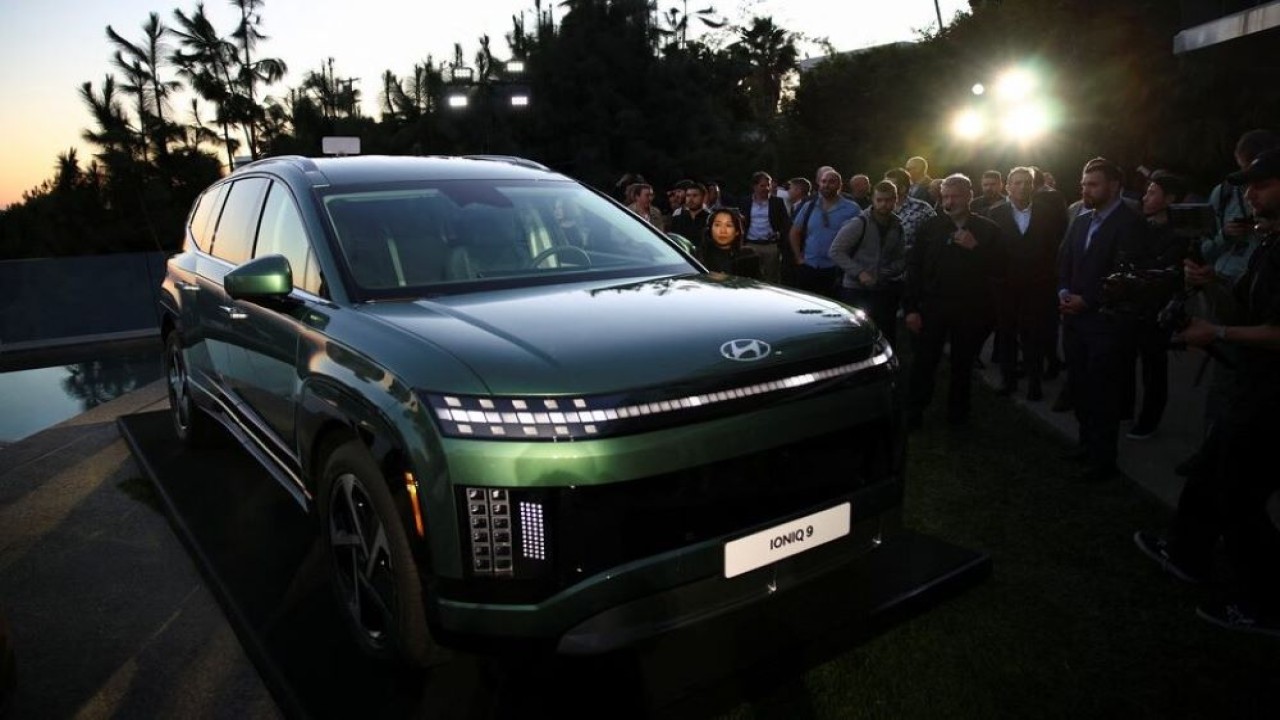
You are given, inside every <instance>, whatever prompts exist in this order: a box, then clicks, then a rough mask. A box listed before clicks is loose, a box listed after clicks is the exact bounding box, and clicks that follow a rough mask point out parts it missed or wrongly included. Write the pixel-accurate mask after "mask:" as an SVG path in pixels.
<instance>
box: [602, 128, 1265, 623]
mask: <svg viewBox="0 0 1280 720" xmlns="http://www.w3.org/2000/svg"><path fill="white" fill-rule="evenodd" d="M1235 160H1236V163H1237V165H1238V167H1239V170H1238V172H1235V173H1232V174H1230V175H1228V176H1227V177H1226V179H1225V180H1224V181H1223V182H1222V183H1221V184H1219V185H1218V186H1217V187H1215V188H1213V190H1212V192H1211V193H1209V196H1208V198H1207V202H1203V201H1202V202H1192V201H1195V200H1198V199H1200V198H1201V197H1202V196H1198V195H1197V194H1196V193H1195V191H1194V188H1192V187H1191V185H1190V183H1189V182H1188V181H1187V180H1186V179H1185V178H1183V177H1181V176H1179V175H1177V174H1176V173H1172V172H1169V171H1165V170H1158V171H1155V172H1150V171H1147V170H1146V169H1145V168H1141V169H1139V171H1138V175H1137V178H1138V179H1139V182H1138V183H1131V184H1129V185H1127V184H1126V174H1125V172H1124V171H1123V170H1122V169H1121V168H1120V167H1119V166H1118V165H1117V164H1116V163H1114V162H1111V161H1110V160H1107V159H1105V158H1095V159H1093V160H1091V161H1089V162H1088V163H1087V164H1086V165H1085V166H1084V167H1083V169H1082V171H1081V180H1080V191H1079V195H1078V197H1076V196H1074V193H1073V197H1071V198H1068V197H1067V196H1066V194H1065V193H1064V192H1062V191H1059V190H1058V189H1057V187H1056V185H1057V183H1056V181H1055V180H1054V178H1053V176H1052V175H1050V174H1049V173H1047V172H1044V171H1042V170H1041V169H1039V168H1036V167H1034V166H1030V165H1026V166H1018V167H1014V168H1012V169H1010V170H1008V171H1007V172H1004V173H1002V172H1000V171H998V170H988V171H986V172H984V173H983V174H982V176H981V178H980V180H979V185H978V187H977V188H976V189H975V187H974V184H973V182H972V181H971V180H970V178H968V177H967V176H965V175H963V174H959V173H956V174H951V175H947V176H945V177H942V178H933V177H931V176H930V174H929V165H928V163H927V161H926V160H925V159H924V158H922V157H912V158H910V159H908V160H907V161H906V162H905V163H904V164H903V166H902V167H899V168H892V169H890V170H888V171H887V172H885V173H884V174H883V176H882V179H880V180H879V181H873V180H872V179H871V177H870V176H868V175H865V174H861V173H858V174H854V175H853V176H852V177H851V178H849V181H848V184H847V185H846V184H845V182H844V179H843V177H842V176H841V174H840V173H839V172H838V171H837V170H836V169H835V168H833V167H830V166H824V167H821V168H819V169H818V170H817V172H816V173H815V175H814V178H813V180H812V182H811V181H810V180H808V179H807V178H803V177H797V178H792V179H790V180H789V181H786V182H783V183H778V182H776V181H775V180H774V179H773V178H772V177H771V176H770V175H769V174H768V173H766V172H757V173H755V174H754V175H753V176H752V177H751V178H750V192H749V193H748V194H747V195H746V196H745V197H742V198H741V199H738V200H734V199H730V198H727V197H726V196H725V195H723V194H722V191H721V188H720V187H719V185H718V184H717V183H703V182H697V181H694V180H684V181H681V182H679V183H677V184H676V185H675V186H674V187H672V188H671V189H670V190H668V191H667V194H666V201H667V202H666V207H665V209H660V208H659V207H658V203H657V202H656V201H655V193H654V189H653V188H652V187H651V186H650V185H648V184H646V183H644V181H643V180H641V179H639V178H637V177H632V178H629V181H628V182H625V183H624V184H623V185H624V187H625V201H626V203H627V205H628V207H630V208H631V209H632V210H633V211H634V212H636V213H637V214H639V215H640V216H641V217H645V218H647V219H648V220H649V221H650V222H651V223H653V224H654V225H655V226H657V227H660V228H662V229H663V230H665V231H667V232H670V233H675V234H678V235H680V236H682V237H684V238H686V239H687V240H689V241H690V242H691V243H693V246H694V247H695V248H696V249H697V254H698V256H699V258H700V259H701V260H702V262H703V263H704V264H705V265H706V266H707V268H708V269H709V270H711V271H715V272H723V273H729V274H733V275H741V276H745V277H752V278H757V279H760V280H764V281H767V282H771V283H776V284H781V285H785V286H790V287H794V288H797V289H800V290H805V291H808V292H811V293H815V294H819V295H824V296H827V297H830V298H832V299H836V300H840V301H842V302H844V303H846V304H848V305H851V306H854V307H858V308H860V309H861V310H863V311H864V312H865V313H866V314H867V316H868V317H870V318H871V319H872V320H873V321H874V322H875V323H876V325H877V326H878V327H879V328H880V329H881V330H882V332H883V333H884V334H885V336H886V338H887V339H888V340H889V341H890V342H891V343H892V344H894V345H895V347H896V346H898V344H899V343H902V342H909V343H910V349H911V353H910V354H911V361H910V367H909V369H908V373H907V400H906V405H907V407H906V416H907V423H908V426H909V428H911V429H916V428H919V427H921V425H922V423H923V421H924V417H925V411H926V410H927V409H928V408H929V406H930V405H931V401H932V399H933V395H934V385H935V377H936V370H937V368H938V365H939V364H940V363H941V361H942V358H943V357H944V355H945V356H946V357H947V359H948V365H949V373H950V384H949V391H948V397H947V401H946V405H945V408H946V409H945V417H946V420H947V421H948V422H949V423H951V424H953V425H962V424H965V423H967V422H968V420H969V415H970V396H971V387H972V377H973V370H974V368H975V366H976V365H979V364H981V362H982V360H981V358H980V357H979V356H980V354H981V351H982V349H983V348H984V347H985V346H986V345H987V344H988V340H990V341H991V342H990V346H991V348H992V352H991V356H990V358H989V360H990V361H991V362H994V363H996V364H997V366H998V368H999V370H1000V376H1001V378H1002V382H1001V386H1000V388H999V393H1000V394H1001V395H1013V394H1015V393H1018V392H1019V391H1020V387H1019V385H1020V382H1021V381H1023V380H1025V382H1026V389H1025V393H1026V395H1025V397H1026V399H1027V401H1029V402H1041V401H1044V400H1045V399H1046V398H1045V396H1044V387H1043V383H1044V382H1045V381H1046V380H1049V379H1053V378H1054V377H1055V376H1056V375H1057V374H1058V373H1060V372H1061V371H1062V370H1063V369H1064V368H1065V370H1066V373H1067V376H1066V381H1065V383H1063V392H1062V393H1061V395H1060V396H1059V397H1058V398H1056V400H1055V401H1054V405H1053V409H1054V410H1059V411H1073V412H1074V413H1075V417H1076V420H1077V424H1078V428H1079V436H1078V443H1077V445H1076V446H1075V447H1074V448H1072V450H1071V451H1070V452H1069V453H1067V455H1066V457H1067V459H1069V460H1071V461H1076V462H1079V463H1080V466H1081V469H1080V475H1079V477H1080V480H1081V481H1082V482H1090V483H1097V482H1104V481H1107V480H1109V479H1110V478H1113V477H1115V476H1116V458H1117V453H1118V447H1119V435H1120V431H1121V430H1120V428H1121V425H1122V422H1124V421H1126V420H1132V421H1133V422H1132V425H1130V429H1129V431H1128V432H1127V437H1128V438H1130V439H1132V440H1135V441H1140V440H1143V439H1146V438H1149V437H1151V436H1152V435H1154V434H1155V433H1156V432H1157V430H1158V428H1159V425H1160V421H1161V418H1162V416H1163V414H1164V410H1165V405H1166V403H1167V399H1168V383H1169V378H1168V353H1169V350H1170V348H1171V345H1172V344H1184V345H1187V346H1193V347H1199V348H1204V349H1206V350H1207V351H1208V357H1211V358H1212V361H1211V362H1210V361H1209V360H1206V362H1207V363H1209V364H1210V365H1211V367H1212V379H1211V380H1210V390H1209V393H1208V402H1207V403H1206V409H1205V436H1204V440H1203V443H1202V445H1201V446H1200V448H1199V449H1198V450H1196V452H1195V453H1194V454H1193V455H1191V456H1190V457H1188V458H1187V459H1186V460H1185V461H1184V462H1182V463H1181V464H1180V465H1179V466H1178V469H1177V472H1178V473H1179V474H1180V475H1183V476H1185V477H1186V483H1185V485H1184V489H1183V490H1182V493H1181V496H1180V498H1179V502H1178V506H1177V510H1176V515H1175V518H1174V522H1173V523H1172V525H1171V527H1170V529H1169V530H1168V532H1166V533H1163V534H1160V533H1151V532H1145V531H1139V532H1137V533H1136V534H1135V535H1134V540H1135V543H1136V544H1137V545H1138V547H1139V549H1141V550H1142V551H1143V552H1144V553H1145V554H1147V555H1148V556H1149V557H1151V558H1152V559H1154V560H1156V561H1157V562H1159V563H1160V565H1161V567H1162V568H1164V569H1165V570H1166V571H1167V572H1168V573H1169V574H1171V575H1172V576H1174V577H1176V578H1178V579H1180V580H1182V581H1185V582H1188V583H1205V582H1207V581H1209V580H1210V578H1213V577H1217V576H1224V577H1227V578H1230V580H1229V581H1228V582H1227V583H1226V584H1225V586H1224V587H1225V592H1223V593H1221V597H1220V598H1215V599H1214V600H1212V601H1206V602H1204V603H1201V605H1200V606H1199V608H1198V610H1197V612H1198V614H1199V615H1200V616H1201V617H1203V618H1205V619H1207V620H1209V621H1211V622H1214V623H1216V624H1219V625H1221V626H1224V627H1228V628H1232V629H1243V630H1252V631H1257V632H1264V633H1268V634H1272V635H1276V636H1280V529H1278V528H1277V527H1276V525H1275V523H1274V522H1273V521H1272V519H1271V516H1270V514H1269V512H1268V508H1267V504H1268V502H1269V501H1273V496H1276V495H1277V492H1278V491H1280V473H1276V472H1275V471H1274V470H1273V469H1271V468H1270V465H1269V463H1268V462H1266V458H1265V453H1266V452H1267V448H1268V441H1269V440H1271V439H1274V438H1277V437H1280V249H1276V247H1275V246H1276V245H1277V244H1280V136H1277V135H1276V134H1274V133H1272V132H1270V131H1267V130H1255V131H1251V132H1249V133H1246V134H1245V135H1243V136H1242V137H1241V138H1240V141H1239V143H1238V144H1237V147H1236V153H1235ZM1130 179H1133V178H1130ZM1135 184H1137V185H1140V186H1141V188H1142V190H1143V192H1139V193H1132V192H1126V187H1131V186H1133V185H1135ZM903 329H905V336H904V332H903ZM1139 366H1140V367H1141V372H1140V373H1138V372H1137V368H1138V367H1139ZM1139 377H1140V379H1141V382H1140V383H1139V381H1138V379H1137V378H1139ZM1139 385H1140V386H1141V400H1140V401H1139V393H1138V388H1139ZM1220 542H1221V546H1222V547H1224V548H1225V553H1222V554H1223V555H1224V556H1225V557H1226V558H1227V564H1228V566H1229V567H1228V568H1226V569H1225V570H1226V571H1225V572H1215V570H1214V567H1213V563H1214V561H1215V558H1216V557H1217V556H1218V555H1219V554H1220V553H1219V552H1218V548H1219V546H1220Z"/></svg>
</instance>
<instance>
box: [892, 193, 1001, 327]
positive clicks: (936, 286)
mask: <svg viewBox="0 0 1280 720" xmlns="http://www.w3.org/2000/svg"><path fill="white" fill-rule="evenodd" d="M964 229H966V230H968V231H969V232H971V233H973V237H974V239H975V240H977V241H978V245H977V247H975V248H973V249H972V250H966V249H965V248H963V247H961V246H960V245H957V244H955V243H954V242H953V241H952V236H953V235H954V234H955V232H956V226H955V223H954V222H953V221H952V220H951V218H949V217H947V216H946V215H939V216H938V217H934V218H930V219H929V220H928V221H927V222H925V224H924V225H921V226H920V231H919V233H918V234H917V236H916V241H915V244H914V245H912V246H911V249H910V250H909V251H908V252H907V286H906V292H905V294H904V295H903V299H902V307H903V309H904V310H905V311H906V312H907V313H913V312H921V311H923V312H930V311H936V310H959V311H961V312H964V313H966V314H969V315H972V316H973V317H974V318H975V320H979V321H990V320H991V318H992V317H993V316H994V313H995V307H996V295H997V292H998V291H999V288H1000V286H1001V285H1002V284H1003V282H1004V274H1005V268H1006V264H1007V259H1006V256H1005V250H1004V243H1002V242H1001V241H1000V230H999V228H997V227H996V225H995V223H993V222H991V221H990V220H988V219H986V218H984V217H981V216H979V215H972V214H971V215H969V217H968V218H967V219H966V220H965V222H964Z"/></svg>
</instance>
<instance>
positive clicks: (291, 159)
mask: <svg viewBox="0 0 1280 720" xmlns="http://www.w3.org/2000/svg"><path fill="white" fill-rule="evenodd" d="M279 162H285V163H292V164H294V165H296V166H297V167H299V168H300V169H301V170H302V171H303V172H311V171H313V170H318V169H319V168H318V167H317V166H316V163H315V161H314V160H312V159H311V158H309V157H306V156H303V155H274V156H271V157H264V158H259V159H257V160H254V161H253V162H251V163H246V164H244V165H241V166H239V167H237V168H236V169H235V170H233V171H232V172H240V171H242V170H248V169H250V168H260V167H262V166H263V165H271V164H275V163H279Z"/></svg>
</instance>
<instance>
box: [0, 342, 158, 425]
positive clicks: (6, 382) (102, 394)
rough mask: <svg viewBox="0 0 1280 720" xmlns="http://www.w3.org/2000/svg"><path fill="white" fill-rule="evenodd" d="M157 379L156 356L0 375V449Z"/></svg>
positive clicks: (73, 364) (100, 361) (132, 356)
mask: <svg viewBox="0 0 1280 720" xmlns="http://www.w3.org/2000/svg"><path fill="white" fill-rule="evenodd" d="M161 375H162V369H161V367H160V354H159V353H148V354H145V355H131V356H126V357H105V358H101V359H97V360H87V361H84V362H78V363H72V364H68V365H55V366H52V367H42V368H35V369H31V370H18V371H12V372H6V373H0V444H8V443H12V442H16V441H18V440H21V439H23V438H25V437H27V436H29V435H32V434H34V433H36V432H39V431H40V430H43V429H45V428H47V427H50V426H52V425H57V424H58V423H60V422H62V421H63V420H67V419H69V418H72V417H75V416H76V415H79V414H80V413H82V412H84V411H86V410H90V409H92V408H95V407H97V406H98V405H101V404H102V403H105V402H107V401H108V400H112V399H114V398H117V397H120V396H121V395H124V394H125V393H128V392H131V391H133V390H136V389H138V388H140V387H142V386H143V385H147V384H149V383H151V382H154V381H156V380H159V379H160V377H161Z"/></svg>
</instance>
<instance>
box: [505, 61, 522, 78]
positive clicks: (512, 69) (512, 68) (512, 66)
mask: <svg viewBox="0 0 1280 720" xmlns="http://www.w3.org/2000/svg"><path fill="white" fill-rule="evenodd" d="M507 72H509V73H511V74H512V75H519V74H520V73H522V72H524V61H523V60H509V61H507Z"/></svg>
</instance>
